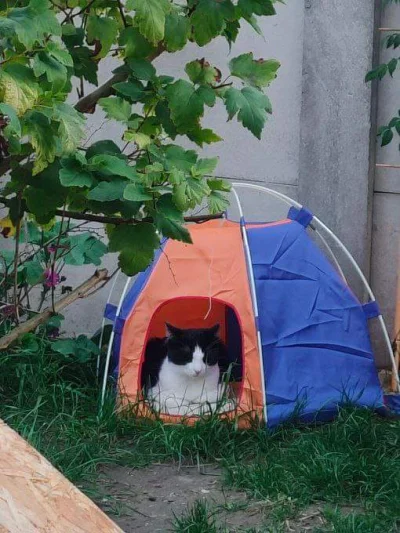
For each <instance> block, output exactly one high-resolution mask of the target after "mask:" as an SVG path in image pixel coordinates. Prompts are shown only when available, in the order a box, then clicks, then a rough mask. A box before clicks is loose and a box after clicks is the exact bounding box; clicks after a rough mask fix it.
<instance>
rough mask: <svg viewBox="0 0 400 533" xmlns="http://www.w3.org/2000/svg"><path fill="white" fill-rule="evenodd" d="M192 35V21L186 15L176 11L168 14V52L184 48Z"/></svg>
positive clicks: (166, 30)
mask: <svg viewBox="0 0 400 533" xmlns="http://www.w3.org/2000/svg"><path fill="white" fill-rule="evenodd" d="M189 35H190V22H189V19H188V18H187V17H185V16H182V15H179V14H178V13H177V12H176V11H174V12H172V13H170V14H169V15H167V17H166V19H165V37H164V42H165V47H166V49H167V51H168V52H177V51H178V50H182V48H184V46H185V45H186V43H187V40H188V38H189Z"/></svg>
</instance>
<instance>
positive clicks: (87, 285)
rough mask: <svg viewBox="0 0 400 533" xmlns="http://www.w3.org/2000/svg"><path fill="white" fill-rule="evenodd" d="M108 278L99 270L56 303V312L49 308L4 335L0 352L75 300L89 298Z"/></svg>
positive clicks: (106, 272) (0, 342) (105, 272)
mask: <svg viewBox="0 0 400 533" xmlns="http://www.w3.org/2000/svg"><path fill="white" fill-rule="evenodd" d="M107 276H108V271H107V270H105V269H103V270H97V271H96V272H95V273H94V274H93V276H91V277H90V278H89V279H87V280H86V281H85V282H84V283H82V285H79V287H77V288H76V289H74V290H73V291H71V292H70V293H69V294H67V296H64V298H61V300H58V302H56V303H55V306H54V311H53V309H52V307H47V309H45V310H44V311H42V312H41V313H40V314H38V315H36V316H34V317H32V318H30V319H29V320H27V321H26V322H24V323H23V324H20V325H19V326H17V327H16V328H14V329H13V330H12V331H11V332H10V333H8V334H7V335H4V337H3V338H2V339H0V351H1V350H6V349H7V348H8V347H9V346H10V344H11V343H13V342H14V341H16V340H17V339H18V338H19V337H20V336H21V335H24V334H25V333H29V332H30V331H33V330H35V329H36V328H37V327H38V326H40V324H43V323H44V322H46V320H48V319H49V318H50V317H51V316H52V315H53V314H54V313H59V312H60V311H62V310H63V309H65V307H67V306H68V305H70V304H72V303H73V302H75V300H77V299H78V298H85V297H86V296H88V292H89V291H90V290H91V289H93V287H95V286H96V285H97V284H98V283H100V282H101V281H103V280H105V279H107Z"/></svg>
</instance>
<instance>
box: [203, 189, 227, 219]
mask: <svg viewBox="0 0 400 533" xmlns="http://www.w3.org/2000/svg"><path fill="white" fill-rule="evenodd" d="M207 205H208V210H209V211H210V213H211V214H212V215H213V214H215V213H221V212H222V211H225V210H226V209H227V208H228V207H229V200H228V199H227V197H226V196H225V195H224V194H223V193H222V192H220V191H211V193H210V194H209V196H207Z"/></svg>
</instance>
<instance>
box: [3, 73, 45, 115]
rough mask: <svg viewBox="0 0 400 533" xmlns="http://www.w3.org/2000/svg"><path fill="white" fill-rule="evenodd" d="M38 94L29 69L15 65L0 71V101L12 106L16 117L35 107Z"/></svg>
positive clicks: (37, 88) (37, 87)
mask: <svg viewBox="0 0 400 533" xmlns="http://www.w3.org/2000/svg"><path fill="white" fill-rule="evenodd" d="M39 92H40V90H39V86H38V85H37V83H36V80H35V77H34V75H33V72H32V70H31V69H30V68H28V67H25V66H24V65H19V64H16V63H15V64H10V65H5V66H4V67H3V68H2V69H0V100H1V101H2V102H3V103H5V104H8V105H10V106H12V107H13V108H14V109H15V110H16V112H17V115H18V116H21V115H23V114H24V113H25V111H27V110H28V109H31V108H32V107H33V106H34V105H35V103H36V101H37V99H38V98H39Z"/></svg>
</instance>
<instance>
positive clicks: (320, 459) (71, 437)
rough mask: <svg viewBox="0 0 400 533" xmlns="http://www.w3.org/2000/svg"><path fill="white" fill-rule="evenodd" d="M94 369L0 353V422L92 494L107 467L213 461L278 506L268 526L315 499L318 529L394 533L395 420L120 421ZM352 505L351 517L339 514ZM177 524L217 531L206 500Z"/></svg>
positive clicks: (46, 351)
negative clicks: (321, 516) (310, 423)
mask: <svg viewBox="0 0 400 533" xmlns="http://www.w3.org/2000/svg"><path fill="white" fill-rule="evenodd" d="M94 366H95V365H94V364H93V363H90V364H89V363H88V364H77V363H76V362H74V361H71V360H69V359H68V358H65V357H64V356H62V355H61V354H55V353H53V352H52V351H51V350H50V348H49V345H48V343H47V342H46V341H38V342H37V349H35V350H32V347H31V348H30V349H29V350H28V349H27V350H23V349H21V350H19V351H15V352H14V353H9V354H6V355H4V354H3V355H2V356H1V357H0V417H1V418H3V419H4V420H5V421H6V422H7V423H8V424H9V425H10V426H11V427H13V428H14V429H16V430H17V431H18V432H19V433H20V434H21V435H22V436H23V437H25V438H26V439H27V440H29V441H30V442H31V443H32V444H33V446H35V447H36V448H37V449H38V450H39V451H40V452H41V453H43V455H45V456H46V457H47V458H48V459H49V460H50V461H51V462H52V463H53V464H54V465H55V466H56V467H57V468H59V469H60V470H61V471H62V472H63V473H64V475H65V476H66V477H68V478H69V479H70V480H71V481H72V482H74V483H75V484H77V485H78V486H82V485H84V486H85V488H86V490H88V487H89V489H92V490H93V491H94V490H95V481H96V475H97V471H98V467H99V465H102V464H106V463H114V464H125V465H129V467H138V468H139V467H143V466H144V465H146V464H150V463H154V462H168V461H176V462H179V463H183V462H193V463H196V462H201V461H207V462H218V463H219V464H220V465H221V468H222V469H223V472H224V476H225V482H226V484H227V485H228V486H232V487H235V488H237V489H242V490H244V491H246V492H247V493H248V494H249V495H251V496H252V497H253V498H255V499H257V500H270V501H276V502H277V505H276V506H275V507H273V508H272V511H271V512H270V513H269V515H268V516H267V519H268V520H269V521H270V523H273V524H280V523H282V522H283V521H284V520H285V519H286V518H288V517H292V516H295V515H296V513H298V512H299V511H300V510H301V509H306V508H307V507H308V506H310V505H313V504H316V503H317V504H318V505H322V506H323V507H324V508H325V507H326V508H327V510H326V511H324V512H325V519H326V522H327V524H328V525H327V529H324V530H318V531H335V532H340V533H347V532H349V533H350V532H352V533H357V532H359V531H360V532H363V533H364V532H369V531H371V532H382V533H390V532H391V531H393V532H394V531H399V530H400V511H399V510H400V421H398V420H396V421H395V420H388V419H382V418H379V417H378V416H376V415H375V414H374V413H372V412H370V411H367V410H344V411H342V412H341V413H340V415H339V417H338V418H337V420H336V421H335V422H333V423H331V424H326V425H321V426H316V427H308V428H294V427H284V428H281V429H280V430H278V431H277V432H275V433H273V434H268V433H267V432H266V431H265V430H263V429H262V428H254V429H252V430H249V431H239V430H237V428H236V427H235V425H234V424H233V423H228V422H223V421H220V420H218V419H216V418H210V419H208V420H204V421H201V422H199V423H198V424H196V425H194V426H184V425H163V424H162V423H161V422H152V421H144V420H138V419H135V418H134V417H131V418H129V419H128V418H120V417H117V416H116V415H115V413H114V411H113V402H112V397H110V398H109V399H108V402H107V403H106V406H105V408H104V410H103V413H102V415H101V416H100V415H99V414H98V413H99V410H98V397H99V389H98V385H97V383H96V379H95V373H94ZM89 483H90V485H89ZM89 494H90V492H89ZM92 494H93V492H92ZM348 505H353V506H355V507H354V509H355V510H356V511H355V512H352V513H348V514H346V513H343V512H341V511H340V509H341V507H342V506H348ZM332 509H336V510H332ZM205 523H206V524H207V527H208V529H204V527H205V526H204V524H205ZM201 524H203V526H202V525H201ZM174 527H175V530H176V531H188V532H193V533H195V532H198V531H211V532H212V531H214V530H215V531H217V529H216V528H217V526H216V525H215V523H214V521H213V518H212V515H211V514H210V510H209V509H207V508H204V505H203V504H198V505H197V507H194V508H192V509H189V510H188V512H187V513H186V514H185V515H184V516H182V517H177V518H175V523H174ZM196 527H197V529H196ZM201 527H203V529H201ZM274 527H275V526H274ZM185 528H186V529H185ZM210 528H211V529H210ZM212 528H214V529H212ZM266 531H268V529H267V530H266ZM271 531H275V530H272V529H271ZM315 531H317V530H315Z"/></svg>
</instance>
